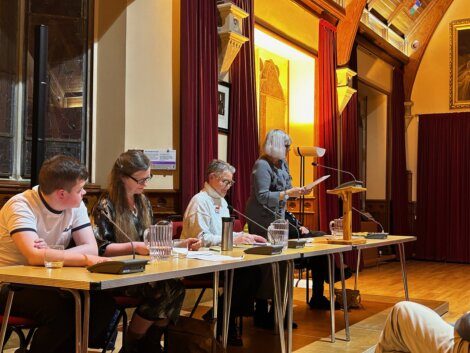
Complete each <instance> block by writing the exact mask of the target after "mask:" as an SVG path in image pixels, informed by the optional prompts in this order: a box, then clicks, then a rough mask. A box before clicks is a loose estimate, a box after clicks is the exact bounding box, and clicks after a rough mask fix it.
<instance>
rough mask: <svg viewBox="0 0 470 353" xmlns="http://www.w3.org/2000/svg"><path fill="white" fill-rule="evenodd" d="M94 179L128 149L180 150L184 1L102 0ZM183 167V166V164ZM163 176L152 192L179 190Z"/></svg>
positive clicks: (101, 179) (102, 179)
mask: <svg viewBox="0 0 470 353" xmlns="http://www.w3.org/2000/svg"><path fill="white" fill-rule="evenodd" d="M96 7H97V9H96V13H97V16H96V23H95V28H96V35H95V53H96V56H95V67H94V77H95V82H94V85H95V99H94V121H93V126H94V129H93V154H94V155H93V161H94V165H93V171H94V173H93V181H94V182H96V183H99V184H101V185H102V186H104V185H105V183H106V176H107V174H108V172H109V170H110V168H111V166H112V163H113V162H114V160H115V159H116V157H117V156H118V155H119V153H121V152H122V151H124V150H126V149H129V148H139V149H157V148H172V149H176V150H177V154H178V152H179V151H178V150H179V12H180V9H179V0H159V1H155V0H127V1H126V0H97V1H96ZM178 167H179V165H178ZM178 186H179V185H178V174H177V172H176V173H168V175H166V176H164V175H163V174H162V173H160V174H159V175H157V177H156V178H154V179H153V180H152V182H151V183H150V184H149V186H148V187H149V188H153V189H172V188H177V187H178Z"/></svg>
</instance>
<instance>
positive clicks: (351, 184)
mask: <svg viewBox="0 0 470 353" xmlns="http://www.w3.org/2000/svg"><path fill="white" fill-rule="evenodd" d="M312 165H313V166H314V167H322V168H325V169H330V170H336V171H337V172H340V173H344V174H348V175H350V176H351V177H352V178H353V179H354V180H352V181H347V182H345V183H342V184H340V185H338V186H337V188H342V187H346V186H359V187H360V186H363V184H364V183H363V182H362V181H360V180H357V179H356V177H355V176H354V174H353V173H351V172H348V171H347V170H342V169H338V168H333V167H328V166H326V165H323V164H319V163H317V162H312Z"/></svg>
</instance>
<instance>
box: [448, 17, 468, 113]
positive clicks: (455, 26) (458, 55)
mask: <svg viewBox="0 0 470 353" xmlns="http://www.w3.org/2000/svg"><path fill="white" fill-rule="evenodd" d="M449 97H450V99H449V106H450V109H458V108H470V18H469V19H464V20H457V21H452V22H451V23H450V96H449Z"/></svg>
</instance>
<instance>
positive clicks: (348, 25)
mask: <svg viewBox="0 0 470 353" xmlns="http://www.w3.org/2000/svg"><path fill="white" fill-rule="evenodd" d="M366 1H367V0H354V1H350V2H349V4H348V5H347V6H346V9H345V10H346V16H345V18H344V19H343V20H341V21H340V22H339V24H338V29H337V40H338V45H337V48H338V66H344V65H346V64H347V63H348V62H349V59H350V57H351V50H352V47H353V44H354V39H355V38H356V33H357V29H358V27H359V22H360V21H361V15H362V12H363V11H364V7H365V6H366Z"/></svg>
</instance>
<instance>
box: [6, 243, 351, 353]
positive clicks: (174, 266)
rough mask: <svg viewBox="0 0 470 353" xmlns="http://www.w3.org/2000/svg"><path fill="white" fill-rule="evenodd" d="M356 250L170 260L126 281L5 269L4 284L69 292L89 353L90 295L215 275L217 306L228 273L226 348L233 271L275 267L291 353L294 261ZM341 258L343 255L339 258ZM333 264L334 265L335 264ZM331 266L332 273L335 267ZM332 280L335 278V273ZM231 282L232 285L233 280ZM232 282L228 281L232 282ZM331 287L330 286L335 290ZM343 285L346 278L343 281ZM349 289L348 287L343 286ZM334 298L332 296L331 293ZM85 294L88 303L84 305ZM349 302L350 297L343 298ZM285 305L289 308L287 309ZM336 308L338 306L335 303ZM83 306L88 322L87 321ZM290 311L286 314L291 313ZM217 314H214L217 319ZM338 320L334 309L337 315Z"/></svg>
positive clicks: (80, 340) (318, 247)
mask: <svg viewBox="0 0 470 353" xmlns="http://www.w3.org/2000/svg"><path fill="white" fill-rule="evenodd" d="M349 250H351V246H343V245H330V244H314V245H313V246H312V247H308V248H304V249H286V250H284V251H283V252H282V254H278V255H270V256H264V255H249V254H246V255H245V256H244V258H243V259H241V260H229V261H223V262H211V261H203V260H196V259H179V258H172V259H170V260H164V261H157V262H155V263H152V264H149V265H147V266H146V269H145V272H141V273H134V274H127V275H111V274H99V273H90V272H88V271H87V270H86V269H85V268H81V267H64V268H61V269H46V268H44V267H37V266H9V267H1V268H0V282H2V283H3V284H9V283H11V284H19V285H29V286H44V287H55V288H59V289H62V290H65V291H68V292H70V293H71V294H72V295H73V298H74V301H75V330H76V345H75V351H76V353H80V352H82V353H86V352H87V350H88V330H89V315H90V312H89V311H90V291H94V290H106V289H112V288H119V287H124V286H129V285H134V284H142V283H147V282H154V281H161V280H166V279H171V278H179V277H185V276H192V275H199V274H205V273H214V289H215V290H214V303H215V305H217V295H216V293H217V289H218V283H219V281H218V275H219V272H220V271H227V274H228V273H229V271H230V273H231V276H230V277H229V276H225V278H226V281H225V289H226V291H227V294H228V295H225V298H226V302H225V303H224V304H225V305H224V325H223V328H224V330H223V343H224V345H226V337H227V329H228V320H227V318H228V315H229V312H230V298H231V286H232V284H231V281H232V280H233V270H235V269H237V268H242V267H248V266H256V265H263V264H270V265H271V266H272V269H273V275H274V276H273V280H274V289H275V293H274V294H275V298H274V299H275V300H274V303H275V312H276V318H277V322H278V329H279V332H280V333H281V334H280V335H279V337H280V344H281V351H282V353H285V352H286V351H287V352H291V351H292V294H293V293H292V290H293V289H292V287H293V286H292V283H293V261H294V260H295V259H299V258H301V257H306V256H320V255H328V256H329V258H330V256H332V254H336V253H339V254H342V252H344V251H349ZM240 252H241V250H239V249H237V250H234V251H233V252H231V253H224V254H228V255H234V256H236V255H239V254H240ZM340 256H342V255H340ZM281 261H286V262H287V263H288V271H287V281H286V288H288V289H287V290H285V291H284V292H285V294H286V295H285V296H284V298H283V297H282V293H281V281H280V275H279V262H281ZM331 262H332V261H331V260H330V264H331ZM332 266H334V261H333V265H331V266H330V272H331V267H332ZM330 275H331V273H330ZM230 278H231V279H230ZM227 279H228V280H227ZM331 283H334V282H333V281H330V288H331ZM343 285H344V276H343ZM343 288H344V286H343ZM331 292H333V291H331ZM80 294H82V297H83V299H81V296H80ZM344 297H346V296H344ZM13 299H14V292H13V291H10V292H9V294H8V298H7V302H6V306H5V312H4V316H3V323H2V328H1V331H0V347H1V346H2V345H3V341H4V337H5V332H6V327H7V325H6V323H7V322H8V317H9V315H10V310H11V305H12V302H13ZM284 303H285V305H284V307H283V304H284ZM332 303H333V305H334V300H332ZM82 306H83V320H82V315H81V312H82ZM286 310H287V313H286ZM216 312H217V310H214V313H216ZM283 313H286V314H287V320H288V329H287V331H288V345H287V347H286V344H285V338H284V334H282V333H283V332H284V320H283ZM332 313H333V314H334V306H333V311H332ZM332 335H333V337H334V321H333V324H332Z"/></svg>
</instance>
